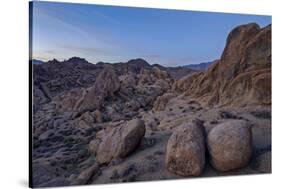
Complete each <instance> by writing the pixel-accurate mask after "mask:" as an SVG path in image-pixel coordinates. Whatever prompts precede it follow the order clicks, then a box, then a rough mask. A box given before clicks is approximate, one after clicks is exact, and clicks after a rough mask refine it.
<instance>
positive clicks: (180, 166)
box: [165, 120, 205, 176]
mask: <svg viewBox="0 0 281 189" xmlns="http://www.w3.org/2000/svg"><path fill="white" fill-rule="evenodd" d="M204 135H205V131H204V127H203V125H202V122H201V121H198V120H196V121H193V122H190V123H184V124H182V125H181V126H180V127H178V128H177V129H176V130H175V131H174V132H173V134H172V135H171V137H170V138H169V141H168V144H167V149H166V158H165V165H166V168H167V169H168V170H169V171H170V172H172V173H175V174H177V175H181V176H199V175H200V174H201V173H202V171H203V169H204V166H205V138H204Z"/></svg>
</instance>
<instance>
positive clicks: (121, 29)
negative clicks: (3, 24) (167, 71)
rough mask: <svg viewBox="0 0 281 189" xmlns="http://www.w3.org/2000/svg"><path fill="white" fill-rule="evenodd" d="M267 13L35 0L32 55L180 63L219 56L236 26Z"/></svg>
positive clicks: (267, 21)
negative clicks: (183, 9) (164, 8)
mask: <svg viewBox="0 0 281 189" xmlns="http://www.w3.org/2000/svg"><path fill="white" fill-rule="evenodd" d="M250 22H256V23H258V24H259V25H260V26H261V27H264V26H266V25H268V24H270V23H271V17H270V16H258V15H246V14H245V15H241V14H225V13H211V12H195V11H179V10H163V9H148V8H133V7H114V6H100V5H89V4H73V3H53V2H38V1H37V2H34V4H33V58H36V59H41V60H50V59H53V58H56V59H58V60H64V59H68V58H70V57H73V56H79V57H81V58H86V59H87V60H88V61H89V62H92V63H97V62H99V61H103V62H111V63H114V62H125V61H128V60H130V59H133V58H143V59H145V60H147V61H148V62H149V63H151V64H156V63H157V64H162V65H164V66H179V65H187V64H194V63H195V64H196V63H201V62H208V61H212V60H215V59H218V58H219V57H220V55H221V53H222V51H223V48H224V46H225V41H226V37H227V35H228V33H229V32H230V31H231V30H232V29H233V28H234V27H236V26H238V25H241V24H247V23H250Z"/></svg>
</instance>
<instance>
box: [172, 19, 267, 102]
mask: <svg viewBox="0 0 281 189" xmlns="http://www.w3.org/2000/svg"><path fill="white" fill-rule="evenodd" d="M173 88H174V89H175V90H176V91H182V92H185V95H186V96H188V97H190V98H192V99H194V100H198V101H199V102H200V103H202V104H203V105H206V106H215V105H220V106H222V105H224V106H225V105H228V106H246V105H270V104H271V25H269V26H267V27H265V28H259V26H258V25H257V24H247V25H242V26H238V27H237V28H235V29H233V30H232V31H231V32H230V34H229V36H228V38H227V41H226V47H225V49H224V51H223V53H222V56H221V58H220V60H218V61H216V62H214V63H212V65H210V66H209V68H208V69H207V70H206V71H205V72H199V73H195V74H192V75H191V76H190V77H189V76H186V77H185V78H182V79H180V80H179V81H178V82H176V83H175V84H174V87H173Z"/></svg>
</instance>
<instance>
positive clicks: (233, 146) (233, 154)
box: [207, 120, 252, 171]
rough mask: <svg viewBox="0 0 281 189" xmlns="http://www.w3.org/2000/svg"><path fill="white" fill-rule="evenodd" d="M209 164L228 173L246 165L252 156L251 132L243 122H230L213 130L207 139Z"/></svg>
mask: <svg viewBox="0 0 281 189" xmlns="http://www.w3.org/2000/svg"><path fill="white" fill-rule="evenodd" d="M207 145H208V150H209V153H210V158H211V164H212V165H213V167H214V168H215V169H217V170H219V171H230V170H233V169H238V168H241V167H244V166H245V165H247V164H248V162H249V160H250V158H251V154H252V132H251V128H250V127H249V126H248V124H247V122H246V121H244V120H232V121H228V122H225V123H221V124H219V125H218V126H216V127H215V128H213V129H212V130H211V131H210V132H209V134H208V137H207Z"/></svg>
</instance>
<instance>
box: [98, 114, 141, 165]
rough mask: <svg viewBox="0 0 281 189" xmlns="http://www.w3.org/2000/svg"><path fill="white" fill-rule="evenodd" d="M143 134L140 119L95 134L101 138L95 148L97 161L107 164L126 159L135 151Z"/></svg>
mask: <svg viewBox="0 0 281 189" xmlns="http://www.w3.org/2000/svg"><path fill="white" fill-rule="evenodd" d="M100 133H101V134H100ZM144 134H145V125H144V121H142V120H140V119H133V120H131V121H127V122H124V123H121V124H120V125H117V126H115V127H112V128H108V129H107V130H102V131H100V132H99V133H98V134H97V135H98V136H100V138H101V142H100V143H99V145H98V148H97V155H96V158H97V161H98V162H99V163H100V164H107V163H109V162H110V161H111V160H113V159H118V158H124V157H126V156H127V155H129V154H130V153H131V152H132V151H133V150H135V149H136V147H137V146H138V144H139V143H140V141H141V139H142V138H143V136H144Z"/></svg>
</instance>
